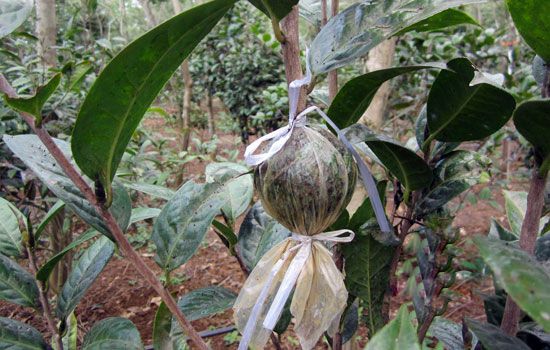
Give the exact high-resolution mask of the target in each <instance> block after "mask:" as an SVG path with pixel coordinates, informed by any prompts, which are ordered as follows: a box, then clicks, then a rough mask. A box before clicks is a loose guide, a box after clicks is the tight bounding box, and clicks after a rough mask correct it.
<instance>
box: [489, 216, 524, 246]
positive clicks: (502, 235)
mask: <svg viewBox="0 0 550 350" xmlns="http://www.w3.org/2000/svg"><path fill="white" fill-rule="evenodd" d="M488 236H489V237H493V238H498V239H500V240H503V241H507V242H511V241H517V240H518V239H519V234H518V233H515V232H512V231H509V230H507V229H506V228H504V227H503V226H502V225H501V224H499V222H498V221H496V220H495V219H491V226H490V227H489V234H488Z"/></svg>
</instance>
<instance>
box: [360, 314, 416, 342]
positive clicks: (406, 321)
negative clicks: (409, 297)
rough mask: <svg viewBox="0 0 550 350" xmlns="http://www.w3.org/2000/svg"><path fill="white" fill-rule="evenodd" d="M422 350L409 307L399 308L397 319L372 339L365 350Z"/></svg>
mask: <svg viewBox="0 0 550 350" xmlns="http://www.w3.org/2000/svg"><path fill="white" fill-rule="evenodd" d="M381 349H384V350H404V349H407V350H420V345H419V344H418V338H417V336H416V331H415V329H414V327H413V324H412V322H411V315H410V314H409V312H408V311H407V305H402V306H401V307H400V308H399V311H398V313H397V316H396V317H395V319H393V320H391V321H390V323H388V324H387V325H386V326H384V328H382V329H381V330H380V331H379V332H378V333H376V334H375V335H374V337H372V338H371V339H370V340H369V342H368V343H367V346H366V347H365V350H381Z"/></svg>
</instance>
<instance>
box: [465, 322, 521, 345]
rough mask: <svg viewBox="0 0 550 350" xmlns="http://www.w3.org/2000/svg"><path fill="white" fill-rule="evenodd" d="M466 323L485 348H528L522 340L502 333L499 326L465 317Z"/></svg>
mask: <svg viewBox="0 0 550 350" xmlns="http://www.w3.org/2000/svg"><path fill="white" fill-rule="evenodd" d="M466 325H467V326H468V328H469V329H470V331H472V333H474V334H475V336H476V337H477V338H478V339H479V341H480V342H481V344H483V348H484V349H487V350H529V347H528V346H527V345H525V343H524V342H522V341H521V340H519V339H518V338H516V337H512V336H510V335H507V334H506V333H504V332H503V331H502V330H501V329H500V328H498V327H497V326H495V325H492V324H490V323H482V322H479V321H476V320H474V319H466Z"/></svg>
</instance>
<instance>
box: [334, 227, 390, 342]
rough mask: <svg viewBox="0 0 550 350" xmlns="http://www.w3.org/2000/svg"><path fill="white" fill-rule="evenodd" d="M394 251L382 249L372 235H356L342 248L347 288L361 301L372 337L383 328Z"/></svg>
mask: <svg viewBox="0 0 550 350" xmlns="http://www.w3.org/2000/svg"><path fill="white" fill-rule="evenodd" d="M394 252H395V247H393V246H385V245H383V244H382V243H379V242H378V241H376V240H375V239H374V238H373V237H372V236H371V235H367V236H360V235H356V236H355V239H354V240H353V242H351V243H349V244H343V245H342V253H343V254H344V258H345V261H346V264H345V272H346V274H345V276H346V278H345V283H346V287H347V288H348V291H349V293H350V294H351V295H354V296H356V297H358V298H360V299H361V300H362V301H363V303H364V304H363V305H364V306H365V309H366V310H365V311H366V313H367V327H368V329H369V332H370V334H371V335H372V334H374V333H376V332H377V331H378V330H379V329H381V328H382V327H383V326H384V319H383V316H382V304H383V300H384V294H385V293H386V291H387V289H388V287H389V282H390V264H391V261H392V258H393V254H394Z"/></svg>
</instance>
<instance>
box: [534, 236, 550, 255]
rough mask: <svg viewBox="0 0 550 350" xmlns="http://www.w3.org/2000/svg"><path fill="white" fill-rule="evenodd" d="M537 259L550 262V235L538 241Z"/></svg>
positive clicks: (536, 247)
mask: <svg viewBox="0 0 550 350" xmlns="http://www.w3.org/2000/svg"><path fill="white" fill-rule="evenodd" d="M535 257H536V258H537V260H538V261H548V260H550V235H545V236H542V237H539V239H537V244H536V245H535Z"/></svg>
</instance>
